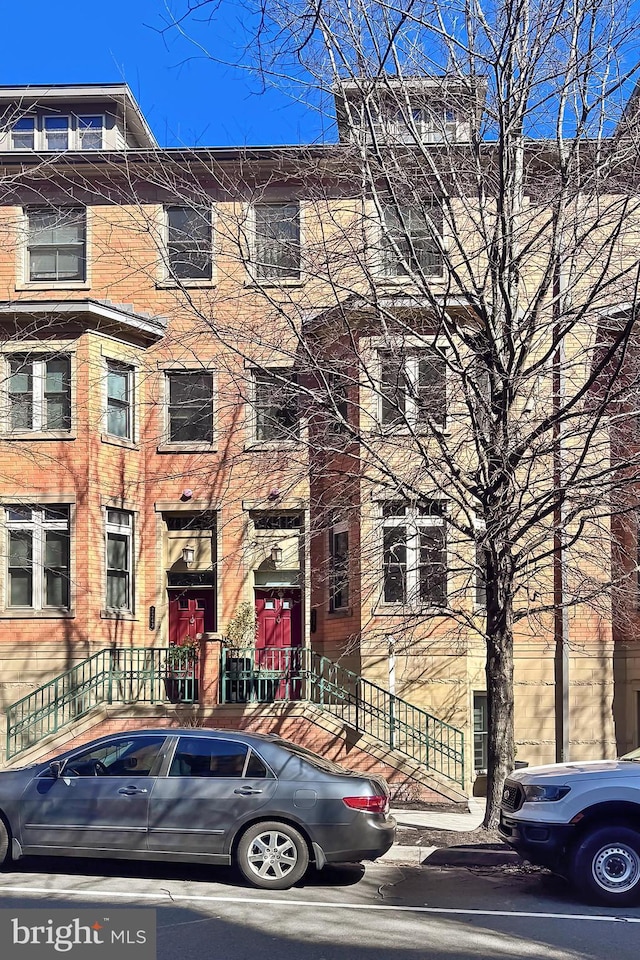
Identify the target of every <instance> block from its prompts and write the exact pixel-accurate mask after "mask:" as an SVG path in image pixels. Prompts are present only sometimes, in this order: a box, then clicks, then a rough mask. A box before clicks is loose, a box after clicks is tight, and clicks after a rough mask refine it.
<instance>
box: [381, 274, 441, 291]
mask: <svg viewBox="0 0 640 960" xmlns="http://www.w3.org/2000/svg"><path fill="white" fill-rule="evenodd" d="M423 276H424V279H425V280H429V281H434V282H435V283H444V281H445V279H446V277H445V275H444V272H440V273H425V274H424V275H423ZM419 283H420V278H418V280H417V281H416V280H414V279H413V278H412V277H385V276H380V277H378V285H379V286H381V287H391V288H392V289H397V288H398V287H400V288H402V287H414V288H415V287H416V286H418V285H419Z"/></svg>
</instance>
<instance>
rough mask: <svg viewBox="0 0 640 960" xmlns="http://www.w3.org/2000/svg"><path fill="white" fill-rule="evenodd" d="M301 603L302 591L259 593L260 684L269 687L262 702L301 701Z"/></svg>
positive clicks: (257, 609)
mask: <svg viewBox="0 0 640 960" xmlns="http://www.w3.org/2000/svg"><path fill="white" fill-rule="evenodd" d="M301 648H302V602H301V595H300V591H299V590H291V589H289V590H286V589H279V590H275V589H274V590H266V589H261V590H256V652H255V666H256V670H257V672H258V683H259V684H262V685H263V686H265V685H268V687H269V690H268V695H266V696H264V694H265V693H267V690H266V689H265V690H264V691H263V696H262V697H261V698H260V699H266V700H271V699H273V700H286V699H288V700H299V699H300V697H301V690H302V683H301V680H300V670H301V663H300V650H301Z"/></svg>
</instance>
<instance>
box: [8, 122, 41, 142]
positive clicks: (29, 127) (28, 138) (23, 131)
mask: <svg viewBox="0 0 640 960" xmlns="http://www.w3.org/2000/svg"><path fill="white" fill-rule="evenodd" d="M35 135H36V121H35V119H34V117H22V118H21V119H20V120H16V121H15V123H14V124H13V125H12V127H11V147H12V149H13V150H33V149H34V147H35Z"/></svg>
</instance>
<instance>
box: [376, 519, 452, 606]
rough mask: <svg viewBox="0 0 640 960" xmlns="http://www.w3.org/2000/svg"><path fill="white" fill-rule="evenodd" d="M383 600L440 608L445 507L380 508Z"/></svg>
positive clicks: (444, 567) (444, 595)
mask: <svg viewBox="0 0 640 960" xmlns="http://www.w3.org/2000/svg"><path fill="white" fill-rule="evenodd" d="M382 517H383V521H382V523H383V546H382V552H383V557H382V563H383V600H384V602H385V603H403V604H410V605H418V604H429V605H435V606H444V605H445V604H446V602H447V535H446V520H445V504H444V503H442V502H441V501H438V500H432V501H426V502H423V503H418V504H412V503H408V502H406V501H402V500H400V501H389V502H386V503H383V505H382Z"/></svg>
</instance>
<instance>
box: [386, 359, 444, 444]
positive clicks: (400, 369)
mask: <svg viewBox="0 0 640 960" xmlns="http://www.w3.org/2000/svg"><path fill="white" fill-rule="evenodd" d="M378 356H379V361H380V386H379V389H380V423H381V424H382V426H385V427H394V426H396V427H402V426H410V427H414V428H416V427H417V428H419V427H420V426H423V425H426V424H427V423H429V421H431V422H433V423H436V424H438V425H439V426H444V424H445V422H446V415H447V394H446V366H445V360H444V357H443V355H442V354H441V353H439V352H437V351H436V350H434V349H429V348H424V349H418V350H411V351H410V352H408V353H403V352H402V351H398V352H394V351H391V350H381V351H379V354H378Z"/></svg>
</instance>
